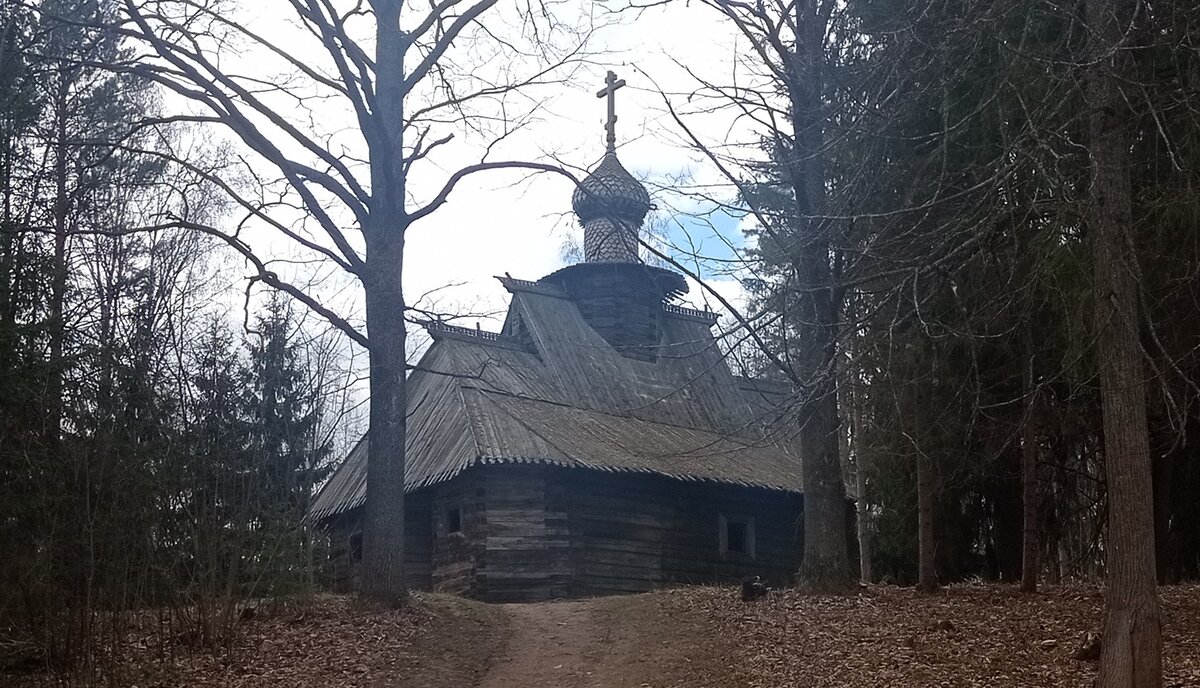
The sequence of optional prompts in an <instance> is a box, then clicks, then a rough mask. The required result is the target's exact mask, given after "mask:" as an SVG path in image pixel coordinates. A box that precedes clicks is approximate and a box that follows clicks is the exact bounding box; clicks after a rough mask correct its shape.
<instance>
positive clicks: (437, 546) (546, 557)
mask: <svg viewBox="0 0 1200 688" xmlns="http://www.w3.org/2000/svg"><path fill="white" fill-rule="evenodd" d="M803 506H804V502H803V497H802V496H801V495H800V494H798V493H795V492H784V491H779V490H766V489H762V488H753V487H744V486H737V485H724V484H719V483H706V482H697V481H685V480H676V479H671V478H667V477H663V476H656V475H638V474H627V473H608V472H603V471H592V470H586V469H577V468H564V467H559V466H539V465H527V466H515V465H501V466H482V467H477V468H472V469H470V470H468V471H465V472H464V473H463V474H461V475H459V476H458V477H456V478H454V479H452V480H449V481H447V482H445V483H442V484H439V485H436V486H434V487H431V488H427V489H425V490H419V491H417V492H414V493H412V494H410V495H409V501H408V505H407V507H406V509H405V511H406V513H407V514H408V516H407V518H408V521H407V524H406V525H407V528H406V530H407V533H408V539H407V549H408V553H407V556H406V561H407V562H408V565H409V570H408V580H409V582H410V585H411V587H413V588H414V589H426V590H427V589H433V590H438V591H444V592H453V593H456V594H461V595H465V596H469V597H474V598H477V599H481V600H486V601H489V602H530V601H540V600H548V599H557V598H571V597H586V596H591V595H609V594H622V593H634V592H643V591H647V590H652V589H654V588H656V587H661V586H664V585H671V584H697V583H734V582H737V581H738V580H740V579H741V578H743V577H745V576H751V575H757V576H762V577H763V578H764V579H766V580H768V581H770V582H772V583H773V584H784V583H787V582H789V581H790V580H791V579H792V577H793V575H794V574H795V572H796V571H797V570H798V569H799V567H800V557H801V553H802V552H803V523H802V512H803ZM450 509H458V510H459V514H460V522H461V532H458V533H450V532H447V523H448V513H449V510H450ZM360 511H361V510H355V511H353V512H351V513H349V514H346V517H345V518H338V519H335V520H333V521H330V522H329V532H330V539H331V552H332V554H333V557H334V568H335V570H337V571H343V570H344V569H345V568H346V567H347V563H346V562H345V561H344V560H345V557H344V552H343V550H345V549H346V547H345V546H342V547H340V548H339V545H338V543H339V542H341V543H346V542H348V539H349V537H350V535H351V534H352V533H354V532H357V528H358V527H359V525H358V524H359V523H360V519H361V513H360ZM848 511H849V513H851V514H852V513H853V510H852V509H849V510H848ZM722 515H724V516H725V517H726V518H732V519H743V520H749V521H752V522H753V531H754V535H753V538H754V546H753V550H754V551H753V554H754V556H753V557H751V556H750V555H748V554H741V553H734V552H731V553H728V554H724V555H722V553H721V551H720V540H721V537H720V519H721V517H722ZM422 529H423V532H419V531H421V530H422ZM349 566H350V568H353V564H352V563H350V564H349ZM335 579H337V580H340V581H341V586H340V587H343V588H344V587H346V585H347V584H350V583H352V582H353V581H354V579H355V575H354V573H353V572H352V573H350V574H349V575H347V574H346V573H345V572H344V571H343V572H342V573H340V574H338V575H335Z"/></svg>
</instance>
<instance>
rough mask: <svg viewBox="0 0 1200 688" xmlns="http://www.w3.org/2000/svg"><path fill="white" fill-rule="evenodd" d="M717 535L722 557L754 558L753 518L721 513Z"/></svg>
mask: <svg viewBox="0 0 1200 688" xmlns="http://www.w3.org/2000/svg"><path fill="white" fill-rule="evenodd" d="M717 526H718V531H717V536H718V540H719V547H720V552H721V556H722V557H730V558H738V557H748V558H750V559H753V558H754V519H753V518H750V517H748V516H733V515H725V514H721V515H720V517H719V518H718V523H717Z"/></svg>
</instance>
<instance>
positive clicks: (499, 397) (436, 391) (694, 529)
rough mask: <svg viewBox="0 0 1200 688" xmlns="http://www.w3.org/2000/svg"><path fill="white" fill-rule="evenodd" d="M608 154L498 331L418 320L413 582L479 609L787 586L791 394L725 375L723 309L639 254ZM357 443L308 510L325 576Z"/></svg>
mask: <svg viewBox="0 0 1200 688" xmlns="http://www.w3.org/2000/svg"><path fill="white" fill-rule="evenodd" d="M621 83H622V82H616V81H615V79H614V78H613V77H612V75H611V73H610V75H609V85H608V88H606V89H605V90H604V91H602V92H601V95H607V96H608V98H609V123H608V127H607V128H608V149H607V152H606V153H605V155H604V157H603V159H602V160H601V162H600V164H599V165H598V166H597V167H596V168H595V169H594V170H593V171H592V172H591V174H590V175H589V176H588V177H586V178H585V179H584V180H583V181H582V182H581V184H580V185H579V187H578V188H577V189H576V191H575V193H574V195H573V197H572V205H573V207H574V210H575V213H576V214H577V215H578V217H579V221H580V223H581V224H582V225H583V232H584V253H585V259H584V261H583V262H582V263H579V264H577V265H570V266H568V267H565V268H563V269H561V270H558V271H557V272H554V273H552V274H550V275H547V276H545V277H543V278H541V279H539V280H537V281H527V280H521V279H514V278H511V277H502V278H499V279H500V282H501V283H502V284H503V285H504V287H505V288H506V289H507V290H508V292H509V293H510V294H511V301H510V304H509V307H508V314H507V317H506V319H505V322H504V326H503V328H502V329H501V331H500V332H486V331H480V330H477V329H468V328H461V327H455V326H450V325H445V324H438V323H431V324H429V325H428V326H427V329H428V331H429V334H430V335H431V337H432V340H433V341H432V344H431V345H430V347H429V349H428V350H427V352H426V353H425V355H424V357H423V358H422V359H421V362H420V364H419V366H418V369H417V370H416V371H415V372H413V373H412V375H411V377H410V379H409V384H408V395H409V396H408V442H407V456H406V465H407V475H406V490H407V500H406V516H405V518H406V522H405V529H406V543H407V544H406V548H407V552H406V560H407V567H408V568H407V575H408V580H409V582H410V584H411V585H412V586H413V587H414V588H418V589H433V590H439V591H448V592H456V593H461V594H464V595H468V596H471V597H474V598H478V599H482V600H488V601H532V600H544V599H553V598H560V597H579V596H587V595H601V594H611V593H625V592H638V591H644V590H649V589H652V588H654V587H656V586H661V585H664V584H670V583H676V582H678V583H707V582H731V581H735V580H737V579H740V578H742V577H744V576H749V575H758V576H762V577H764V578H766V579H768V580H776V581H781V580H786V579H789V578H790V577H791V576H792V575H793V574H794V573H795V572H796V570H797V569H798V567H799V563H800V561H799V560H800V555H801V552H802V549H803V543H802V541H801V538H802V530H803V529H802V523H801V517H802V510H803V497H802V494H801V484H800V464H799V457H798V456H797V454H796V453H795V451H794V450H793V448H792V447H791V446H789V443H788V442H787V441H786V439H781V435H785V434H786V433H781V432H779V429H780V427H781V426H780V424H779V423H777V422H776V420H777V417H776V416H777V413H778V412H777V409H778V408H780V407H781V406H782V402H783V401H785V400H786V397H787V395H788V389H787V388H786V387H781V386H779V385H773V384H768V383H765V382H761V381H755V380H751V379H746V378H742V377H738V376H736V375H734V374H732V373H731V371H730V369H729V367H728V365H727V364H726V361H725V358H724V356H723V355H722V352H721V350H720V349H719V348H718V346H717V343H716V340H715V338H714V336H713V333H712V327H713V325H714V324H715V323H716V319H717V318H716V316H715V315H714V314H713V313H711V312H708V311H701V310H695V309H691V308H684V307H681V306H679V305H676V301H677V300H678V299H679V298H680V297H681V296H682V295H683V294H684V293H686V292H687V290H688V287H687V283H686V282H685V280H684V278H683V276H682V275H680V274H678V273H676V272H673V271H671V270H665V269H662V268H657V267H652V266H650V265H646V264H645V263H643V262H642V261H641V260H639V257H638V253H639V252H638V247H639V243H638V232H639V229H640V227H641V224H642V221H643V220H644V218H645V216H646V214H647V213H648V212H649V210H650V209H651V200H650V196H649V194H648V193H647V192H646V189H645V188H644V187H643V186H642V185H641V184H640V183H639V182H638V181H637V180H636V179H635V178H634V177H633V176H632V175H631V174H630V173H629V172H628V171H626V170H625V168H624V167H622V165H621V163H620V162H619V161H618V159H617V154H616V149H615V136H614V129H615V126H614V124H615V119H616V118H615V116H614V115H613V113H612V95H613V91H614V90H615V88H616V87H617V86H619V85H621ZM366 459H367V451H366V440H365V439H364V440H363V441H362V442H360V443H359V445H358V446H357V447H356V448H355V449H354V450H353V451H352V452H351V453H350V455H349V456H348V457H347V458H346V459H345V461H344V462H343V463H342V464H341V466H340V467H339V468H338V470H337V471H336V472H335V473H334V475H333V476H332V477H331V478H330V480H329V481H328V483H327V484H326V485H325V486H324V488H323V489H322V490H321V492H320V494H319V495H318V496H317V498H316V500H315V501H314V503H313V506H312V510H311V513H310V518H311V519H313V520H314V521H315V522H317V523H319V524H320V525H321V526H322V527H323V528H324V529H325V531H326V532H327V533H328V534H329V537H330V545H331V547H330V552H331V556H332V558H333V562H332V563H333V569H334V572H335V577H336V579H337V581H338V583H339V584H340V585H341V586H342V587H353V585H354V582H355V578H356V569H357V565H358V561H359V559H360V557H361V553H362V534H361V523H362V511H363V503H364V500H365V496H366V482H365V481H366V473H367V471H366V468H367V466H366V464H367V461H366Z"/></svg>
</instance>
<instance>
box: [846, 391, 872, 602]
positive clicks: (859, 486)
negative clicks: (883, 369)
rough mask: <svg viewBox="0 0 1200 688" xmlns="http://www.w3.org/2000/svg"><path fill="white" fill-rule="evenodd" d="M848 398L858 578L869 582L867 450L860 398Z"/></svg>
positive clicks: (869, 530) (869, 539)
mask: <svg viewBox="0 0 1200 688" xmlns="http://www.w3.org/2000/svg"><path fill="white" fill-rule="evenodd" d="M850 398H851V406H852V407H853V411H852V412H853V414H854V428H853V432H854V434H853V438H854V439H853V442H852V443H851V448H852V450H853V452H854V491H855V492H857V493H858V502H857V503H856V504H855V514H856V515H857V517H858V522H857V526H858V578H859V580H861V581H862V582H863V583H870V582H871V580H872V579H873V578H874V576H873V575H872V572H871V529H870V524H869V523H868V519H869V518H870V517H871V516H870V510H869V509H867V461H868V452H867V449H866V448H865V447H864V446H863V434H864V433H863V430H862V400H861V399H859V398H858V395H856V394H852V395H851V397H850Z"/></svg>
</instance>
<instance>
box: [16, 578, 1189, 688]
mask: <svg viewBox="0 0 1200 688" xmlns="http://www.w3.org/2000/svg"><path fill="white" fill-rule="evenodd" d="M1161 595H1162V600H1163V613H1164V628H1163V634H1164V638H1165V640H1166V658H1165V659H1166V661H1165V666H1166V671H1167V682H1166V685H1167V686H1169V687H1170V688H1184V687H1186V688H1200V586H1196V585H1193V586H1178V587H1166V588H1162V589H1161ZM1102 603H1103V597H1102V594H1101V592H1100V589H1099V588H1097V587H1091V586H1065V587H1054V588H1048V589H1046V590H1045V591H1043V592H1042V593H1039V594H1037V595H1023V594H1020V593H1019V592H1017V590H1016V589H1015V588H1014V587H1011V586H999V585H962V586H952V587H949V588H947V589H946V590H944V591H943V592H940V593H938V594H935V595H931V596H927V595H920V594H917V593H916V592H915V591H913V590H911V589H906V588H893V587H871V588H865V589H863V590H860V591H858V592H856V593H855V594H853V595H849V596H845V597H819V596H801V595H799V594H796V593H794V592H790V591H782V592H774V593H772V594H771V595H770V596H769V597H768V598H767V599H764V600H760V601H758V602H753V603H749V604H747V603H743V602H741V601H740V599H738V594H737V591H736V590H735V589H733V588H715V587H693V588H679V589H675V590H665V591H661V592H657V593H651V594H648V595H635V596H629V597H618V598H612V597H610V598H600V599H594V600H582V601H576V602H570V603H543V604H539V605H525V606H522V607H511V606H503V607H500V606H492V605H485V604H479V603H475V602H468V601H465V600H461V599H459V598H455V597H451V596H446V595H419V596H416V602H415V604H413V605H411V606H410V607H408V608H406V609H403V610H398V611H394V610H381V609H378V608H370V607H365V606H362V605H360V604H358V603H356V602H354V601H353V600H352V599H351V598H348V597H335V596H326V597H320V598H318V599H317V600H316V601H315V602H314V603H313V604H311V605H309V606H308V607H306V608H303V611H302V610H301V609H300V608H296V609H284V610H280V611H275V612H269V611H267V610H266V609H265V608H264V609H260V611H259V613H257V614H256V615H255V618H253V619H251V620H249V621H248V622H246V623H245V624H244V625H243V628H242V631H243V632H242V634H241V636H240V638H239V640H238V642H237V644H236V645H235V647H233V648H232V649H231V650H219V651H204V650H191V649H188V648H186V647H182V646H175V647H169V648H166V651H165V652H164V648H163V645H162V643H161V642H160V643H155V642H151V641H149V640H146V639H143V640H140V641H139V640H138V639H136V638H135V639H134V640H133V641H132V646H131V647H132V652H131V653H130V654H129V655H127V656H129V657H130V659H133V660H134V662H133V663H132V664H133V667H130V668H129V669H127V670H126V671H125V672H124V675H123V676H122V678H121V679H120V680H119V681H117V682H115V683H114V684H113V685H121V686H139V687H141V688H147V687H150V686H161V687H164V688H166V687H172V688H173V687H175V686H180V687H182V686H197V687H199V688H207V687H213V688H215V687H217V686H222V687H224V686H229V687H231V688H267V687H268V686H288V687H290V686H303V687H309V686H311V687H316V686H330V687H334V686H336V687H339V688H340V687H342V686H347V687H356V686H363V687H367V686H380V687H386V686H405V687H411V688H470V687H480V686H482V688H517V687H519V688H531V687H534V686H548V687H549V686H553V687H554V688H677V687H678V688H684V687H686V688H743V687H747V688H749V687H754V688H768V687H770V688H776V687H778V688H785V687H787V688H792V687H795V688H842V687H851V686H852V687H853V688H875V687H880V688H883V687H886V688H915V687H918V686H920V687H922V688H925V687H940V686H954V687H955V688H958V687H963V688H966V687H968V686H1014V687H1018V688H1042V687H1045V688H1058V687H1069V688H1087V687H1088V686H1090V685H1091V681H1092V677H1093V676H1094V673H1095V665H1094V664H1091V663H1088V662H1081V661H1077V660H1075V659H1072V657H1071V655H1072V653H1073V652H1074V651H1075V650H1076V648H1077V647H1078V645H1079V643H1080V640H1081V638H1082V636H1083V635H1084V634H1085V633H1086V632H1087V631H1089V630H1094V629H1095V628H1096V626H1097V625H1098V623H1099V619H1100V608H1101V605H1102ZM50 682H53V677H50V676H40V677H39V676H34V675H23V676H16V675H7V676H6V675H4V674H0V685H3V686H6V687H7V686H10V685H12V686H20V687H22V688H24V687H26V686H33V685H46V684H47V683H50Z"/></svg>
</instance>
